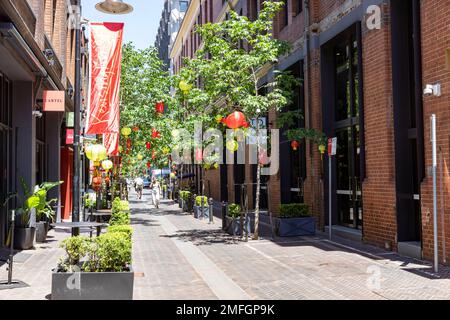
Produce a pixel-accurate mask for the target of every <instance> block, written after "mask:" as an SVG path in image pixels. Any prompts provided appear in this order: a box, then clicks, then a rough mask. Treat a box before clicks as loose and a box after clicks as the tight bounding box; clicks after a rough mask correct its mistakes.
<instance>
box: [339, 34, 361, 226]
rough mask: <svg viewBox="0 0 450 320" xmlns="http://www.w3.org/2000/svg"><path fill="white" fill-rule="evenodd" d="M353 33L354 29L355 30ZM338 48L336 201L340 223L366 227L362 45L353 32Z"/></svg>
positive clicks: (347, 35)
mask: <svg viewBox="0 0 450 320" xmlns="http://www.w3.org/2000/svg"><path fill="white" fill-rule="evenodd" d="M352 31H353V30H352ZM341 39H342V40H341V41H339V43H337V44H336V45H335V47H334V62H335V63H334V65H335V110H334V125H333V127H334V131H335V135H336V137H337V145H338V148H337V155H336V198H337V210H336V211H337V216H338V219H337V221H338V224H340V225H342V226H346V227H351V228H355V229H356V228H362V219H363V212H362V192H361V170H360V154H361V143H360V124H359V109H360V106H359V98H358V97H359V72H358V60H359V59H358V42H357V40H356V35H355V32H349V33H347V34H346V35H345V37H343V38H341Z"/></svg>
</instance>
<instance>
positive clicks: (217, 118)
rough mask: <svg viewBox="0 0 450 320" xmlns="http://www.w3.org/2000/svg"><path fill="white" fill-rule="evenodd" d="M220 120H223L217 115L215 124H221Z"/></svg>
mask: <svg viewBox="0 0 450 320" xmlns="http://www.w3.org/2000/svg"><path fill="white" fill-rule="evenodd" d="M222 119H223V117H222V116H221V115H220V114H218V115H217V116H216V122H217V123H221V122H222Z"/></svg>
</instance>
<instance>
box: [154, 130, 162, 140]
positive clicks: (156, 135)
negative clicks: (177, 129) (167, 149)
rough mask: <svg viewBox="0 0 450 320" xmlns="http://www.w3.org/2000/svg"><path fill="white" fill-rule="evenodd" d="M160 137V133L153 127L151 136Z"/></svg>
mask: <svg viewBox="0 0 450 320" xmlns="http://www.w3.org/2000/svg"><path fill="white" fill-rule="evenodd" d="M160 137H161V133H160V132H159V131H158V130H156V129H155V128H153V129H152V138H153V139H158V138H160Z"/></svg>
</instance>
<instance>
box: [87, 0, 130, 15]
mask: <svg viewBox="0 0 450 320" xmlns="http://www.w3.org/2000/svg"><path fill="white" fill-rule="evenodd" d="M95 8H96V9H97V10H98V11H101V12H103V13H109V14H127V13H130V12H132V11H133V6H131V5H129V4H127V3H124V2H123V1H122V0H104V1H103V2H99V3H97V4H96V5H95Z"/></svg>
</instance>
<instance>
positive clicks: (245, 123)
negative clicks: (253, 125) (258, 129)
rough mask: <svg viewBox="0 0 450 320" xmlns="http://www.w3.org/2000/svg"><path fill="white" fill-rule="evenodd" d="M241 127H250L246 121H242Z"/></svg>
mask: <svg viewBox="0 0 450 320" xmlns="http://www.w3.org/2000/svg"><path fill="white" fill-rule="evenodd" d="M242 126H243V127H244V128H249V127H250V123H248V122H247V121H244V124H243V125H242Z"/></svg>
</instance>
